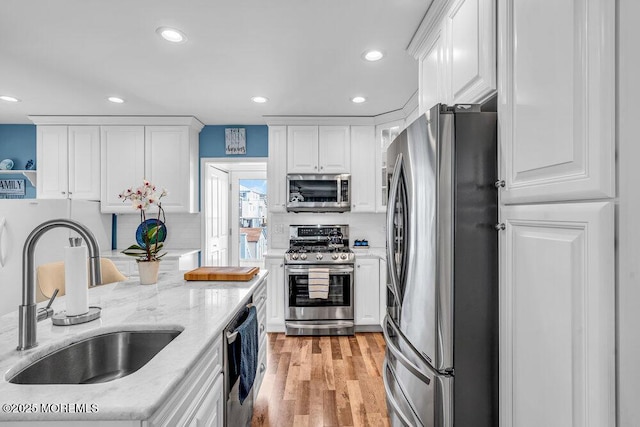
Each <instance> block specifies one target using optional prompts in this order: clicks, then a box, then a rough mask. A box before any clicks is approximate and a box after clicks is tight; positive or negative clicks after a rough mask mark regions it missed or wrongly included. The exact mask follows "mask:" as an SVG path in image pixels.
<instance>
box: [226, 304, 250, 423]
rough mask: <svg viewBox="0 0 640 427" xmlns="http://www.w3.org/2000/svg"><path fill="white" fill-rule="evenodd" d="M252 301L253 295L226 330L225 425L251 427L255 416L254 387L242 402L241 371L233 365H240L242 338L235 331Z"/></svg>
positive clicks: (244, 317) (245, 315)
mask: <svg viewBox="0 0 640 427" xmlns="http://www.w3.org/2000/svg"><path fill="white" fill-rule="evenodd" d="M252 303H253V297H252V298H251V299H249V301H248V302H247V305H244V306H242V308H241V309H240V310H239V311H238V312H236V314H235V315H234V316H233V319H232V320H231V322H229V324H228V325H227V327H226V328H225V330H224V335H223V336H224V339H225V345H224V346H223V347H224V351H223V355H224V365H223V366H224V395H225V398H226V401H227V403H226V406H225V413H224V420H225V422H224V425H225V426H233V427H243V426H246V427H249V426H250V425H251V417H252V416H253V389H252V390H251V391H250V392H249V395H248V396H247V397H246V399H245V400H244V402H242V403H240V398H239V387H240V373H239V369H238V370H237V372H234V369H233V366H240V360H239V359H240V340H239V339H237V337H238V333H237V332H234V331H235V329H236V328H237V327H238V326H239V325H240V324H242V322H244V320H245V319H246V317H247V314H248V313H249V310H248V307H249V306H250V305H252Z"/></svg>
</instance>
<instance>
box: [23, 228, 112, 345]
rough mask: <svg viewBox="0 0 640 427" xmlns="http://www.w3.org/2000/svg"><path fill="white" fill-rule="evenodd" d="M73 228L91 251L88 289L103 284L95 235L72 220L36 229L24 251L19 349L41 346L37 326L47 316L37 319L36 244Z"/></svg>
mask: <svg viewBox="0 0 640 427" xmlns="http://www.w3.org/2000/svg"><path fill="white" fill-rule="evenodd" d="M60 227H63V228H70V229H71V230H73V231H75V232H76V233H78V234H79V235H80V236H81V237H82V238H83V239H84V241H85V242H86V243H87V247H88V249H89V260H90V263H89V286H96V285H99V284H100V283H101V282H102V273H101V270H100V246H99V245H98V242H97V241H96V238H95V236H94V235H93V233H92V232H91V231H90V230H89V229H88V228H87V227H86V226H84V225H82V224H80V223H79V222H77V221H73V220H69V219H52V220H50V221H46V222H43V223H42V224H40V225H39V226H37V227H36V228H35V229H34V230H33V231H32V232H31V234H29V237H27V240H26V242H25V243H24V249H23V251H22V305H20V306H18V315H19V318H20V320H19V327H20V329H19V331H18V350H28V349H30V348H33V347H35V346H37V345H38V343H37V342H36V326H37V324H38V321H40V320H44V319H46V318H47V317H48V316H38V314H37V306H36V274H35V266H34V254H35V250H36V243H38V240H40V237H42V235H43V234H45V233H46V232H47V231H49V230H53V229H54V228H60Z"/></svg>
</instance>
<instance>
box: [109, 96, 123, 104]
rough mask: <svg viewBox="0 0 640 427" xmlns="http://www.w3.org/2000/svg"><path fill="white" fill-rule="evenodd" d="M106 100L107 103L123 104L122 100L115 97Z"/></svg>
mask: <svg viewBox="0 0 640 427" xmlns="http://www.w3.org/2000/svg"><path fill="white" fill-rule="evenodd" d="M107 99H108V100H109V101H111V102H113V103H114V104H122V103H124V99H122V98H118V97H117V96H110V97H108V98H107Z"/></svg>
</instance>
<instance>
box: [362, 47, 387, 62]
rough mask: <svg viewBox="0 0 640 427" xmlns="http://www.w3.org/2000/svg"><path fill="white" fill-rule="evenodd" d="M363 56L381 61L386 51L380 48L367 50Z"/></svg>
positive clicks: (368, 59)
mask: <svg viewBox="0 0 640 427" xmlns="http://www.w3.org/2000/svg"><path fill="white" fill-rule="evenodd" d="M362 57H363V58H364V59H366V60H367V61H371V62H373V61H379V60H381V59H382V58H383V57H384V52H382V51H380V50H367V51H366V52H364V53H363V54H362Z"/></svg>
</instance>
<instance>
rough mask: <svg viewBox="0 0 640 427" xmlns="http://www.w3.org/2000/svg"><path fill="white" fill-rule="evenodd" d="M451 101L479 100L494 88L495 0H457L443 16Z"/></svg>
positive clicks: (453, 102) (494, 89) (493, 91)
mask: <svg viewBox="0 0 640 427" xmlns="http://www.w3.org/2000/svg"><path fill="white" fill-rule="evenodd" d="M445 28H446V33H447V34H446V39H447V42H446V47H445V50H446V53H445V56H446V58H447V60H448V62H449V68H450V71H449V73H448V75H449V77H450V79H451V80H450V87H451V92H450V93H449V94H448V95H449V99H450V101H449V103H450V104H460V103H465V102H479V101H484V100H485V99H487V97H488V96H490V95H492V94H493V93H495V91H496V87H497V86H496V66H497V61H496V4H495V0H456V1H454V2H453V4H452V5H451V7H450V9H449V11H448V12H447V15H446V18H445Z"/></svg>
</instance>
